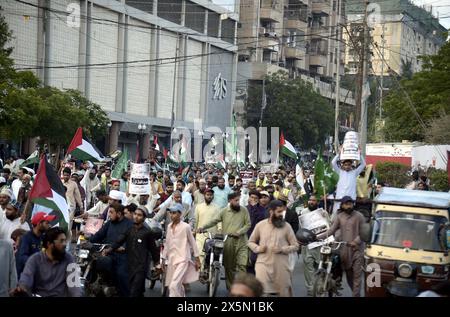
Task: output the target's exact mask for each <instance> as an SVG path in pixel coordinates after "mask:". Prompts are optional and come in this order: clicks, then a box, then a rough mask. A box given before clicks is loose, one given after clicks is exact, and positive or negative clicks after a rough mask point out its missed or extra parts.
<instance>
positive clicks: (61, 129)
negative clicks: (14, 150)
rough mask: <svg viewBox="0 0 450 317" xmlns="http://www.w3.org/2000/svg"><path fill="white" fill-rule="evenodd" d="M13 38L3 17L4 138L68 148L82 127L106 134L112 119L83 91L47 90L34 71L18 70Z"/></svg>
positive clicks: (0, 102) (0, 101) (0, 112)
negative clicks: (34, 138) (78, 129)
mask: <svg viewBox="0 0 450 317" xmlns="http://www.w3.org/2000/svg"><path fill="white" fill-rule="evenodd" d="M0 13H1V8H0ZM11 38H12V33H11V32H10V31H9V29H8V25H7V24H6V22H5V19H4V17H3V16H2V15H1V14H0V121H1V122H2V125H1V126H0V136H1V137H3V138H7V139H11V140H19V139H21V138H25V137H39V138H40V140H41V143H48V144H51V145H63V146H66V145H68V144H69V143H70V140H71V138H72V137H73V135H74V133H75V131H76V129H77V128H78V127H83V130H84V133H86V134H87V135H88V136H90V137H93V138H99V137H101V136H102V135H104V134H105V132H106V129H107V124H108V122H109V119H108V117H107V115H106V113H105V112H104V111H103V110H102V109H101V108H100V106H99V105H97V104H95V103H93V102H90V101H89V100H88V99H87V98H85V97H84V96H83V95H82V94H81V93H80V92H79V91H76V90H60V89H57V88H53V87H45V86H43V85H42V84H41V82H40V81H39V79H38V78H37V77H36V76H35V75H34V74H33V73H32V72H29V71H20V72H19V71H16V70H15V69H14V62H13V60H12V59H11V57H10V55H11V53H12V48H11V47H8V43H9V41H10V40H11Z"/></svg>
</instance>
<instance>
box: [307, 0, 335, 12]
mask: <svg viewBox="0 0 450 317" xmlns="http://www.w3.org/2000/svg"><path fill="white" fill-rule="evenodd" d="M311 7H312V13H317V14H321V15H330V12H331V6H330V2H329V1H327V0H318V1H314V0H313V3H312V6H311Z"/></svg>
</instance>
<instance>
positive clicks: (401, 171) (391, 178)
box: [376, 162, 410, 188]
mask: <svg viewBox="0 0 450 317" xmlns="http://www.w3.org/2000/svg"><path fill="white" fill-rule="evenodd" d="M409 170H410V167H409V166H407V165H404V164H400V163H395V162H384V163H382V162H380V163H377V164H376V171H377V179H378V182H383V183H387V184H389V186H391V187H399V188H404V187H405V186H406V185H407V184H408V183H409V181H410V177H409V176H408V172H409Z"/></svg>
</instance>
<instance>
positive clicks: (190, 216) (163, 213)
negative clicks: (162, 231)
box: [153, 190, 195, 229]
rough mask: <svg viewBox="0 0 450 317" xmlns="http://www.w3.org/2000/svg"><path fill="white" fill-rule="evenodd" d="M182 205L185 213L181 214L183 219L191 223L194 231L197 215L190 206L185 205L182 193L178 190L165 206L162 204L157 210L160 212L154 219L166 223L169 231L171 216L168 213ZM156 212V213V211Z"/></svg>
mask: <svg viewBox="0 0 450 317" xmlns="http://www.w3.org/2000/svg"><path fill="white" fill-rule="evenodd" d="M176 204H180V205H181V206H183V212H182V214H181V219H182V220H183V221H184V222H187V223H189V225H190V226H191V228H192V229H194V227H195V215H194V212H193V209H192V208H191V206H190V205H188V204H185V203H184V202H183V199H182V193H181V192H180V191H179V190H176V191H174V192H173V194H172V196H171V197H170V198H169V199H167V200H166V202H165V203H164V204H161V205H160V206H159V207H158V208H156V209H155V210H158V212H157V213H156V215H155V216H154V217H153V219H155V220H156V221H158V222H159V221H163V220H164V221H165V228H166V229H167V226H168V225H169V223H170V214H169V212H168V210H169V208H170V207H172V206H174V205H176ZM154 212H155V211H154Z"/></svg>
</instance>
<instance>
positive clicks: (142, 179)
mask: <svg viewBox="0 0 450 317" xmlns="http://www.w3.org/2000/svg"><path fill="white" fill-rule="evenodd" d="M129 192H130V194H132V195H149V194H150V164H149V163H145V164H136V163H131V174H130V183H129Z"/></svg>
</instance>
